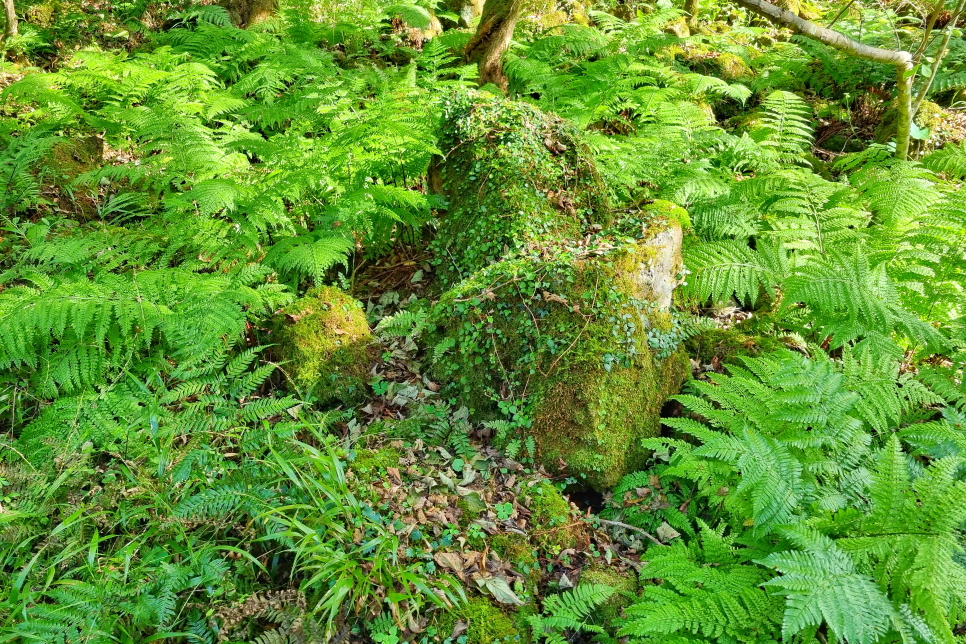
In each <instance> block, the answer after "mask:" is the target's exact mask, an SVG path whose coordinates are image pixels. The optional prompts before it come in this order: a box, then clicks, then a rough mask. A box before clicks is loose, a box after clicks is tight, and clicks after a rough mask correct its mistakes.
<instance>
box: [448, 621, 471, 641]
mask: <svg viewBox="0 0 966 644" xmlns="http://www.w3.org/2000/svg"><path fill="white" fill-rule="evenodd" d="M469 628H470V625H469V623H468V622H464V621H459V622H456V623H455V624H453V632H452V634H450V636H449V638H450V639H451V640H454V641H455V640H456V638H457V637H459V636H460V635H462V634H463V633H465V632H466V631H468V630H469Z"/></svg>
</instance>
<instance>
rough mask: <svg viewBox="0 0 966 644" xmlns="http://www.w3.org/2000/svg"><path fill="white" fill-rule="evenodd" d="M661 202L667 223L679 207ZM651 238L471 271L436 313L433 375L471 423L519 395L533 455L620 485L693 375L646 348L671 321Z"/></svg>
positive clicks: (673, 358) (677, 360) (678, 360)
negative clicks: (659, 290) (656, 279)
mask: <svg viewBox="0 0 966 644" xmlns="http://www.w3.org/2000/svg"><path fill="white" fill-rule="evenodd" d="M664 203H665V204H666V203H667V202H664ZM668 205H670V204H668ZM661 207H664V209H665V212H663V214H664V215H668V216H666V217H663V222H662V223H661V227H662V229H663V230H667V229H668V225H669V222H670V220H669V216H674V217H678V218H679V217H680V216H681V215H680V213H677V212H675V210H674V209H673V207H671V208H668V207H666V206H664V204H661V203H659V204H656V205H655V210H656V209H658V208H661ZM673 225H676V221H675V223H674V224H673ZM649 239H650V237H649V236H645V238H644V239H642V240H641V241H640V242H636V243H626V244H622V245H621V246H618V247H617V248H615V249H613V250H611V251H610V252H608V253H606V254H605V255H604V256H600V257H594V258H591V259H588V258H574V256H573V255H571V254H568V253H566V252H561V253H559V254H557V255H555V256H551V257H549V258H516V259H508V260H504V261H502V262H498V263H496V264H492V265H490V266H487V267H486V268H484V269H482V270H480V271H478V272H477V273H476V274H475V275H474V276H473V277H472V278H470V279H468V280H465V281H464V282H463V283H461V284H459V285H458V286H457V287H456V288H454V289H452V290H451V291H450V292H448V293H446V294H444V295H443V297H442V298H441V300H440V302H439V304H438V305H437V308H436V309H435V310H434V312H433V317H434V319H435V320H438V321H439V323H438V324H439V327H438V330H437V334H436V337H435V338H430V344H436V345H437V347H439V350H438V351H435V352H434V353H435V354H437V356H438V358H439V359H438V360H436V362H435V363H434V364H433V366H432V373H433V377H434V379H435V380H437V381H439V382H447V383H451V384H450V385H449V386H450V389H451V390H453V391H454V393H457V394H459V395H460V396H461V397H462V399H463V401H464V402H465V403H466V404H467V406H468V407H469V408H470V410H471V413H472V414H473V415H474V417H475V418H477V419H491V418H495V417H498V411H497V409H496V407H497V401H500V400H505V399H507V398H515V399H522V400H523V401H524V406H525V407H526V409H528V410H529V414H528V416H529V420H530V421H532V423H531V425H530V427H529V428H528V429H527V430H526V433H527V434H528V435H529V436H532V437H533V439H534V441H535V446H536V451H537V454H536V456H537V460H538V461H539V463H541V464H543V465H544V466H546V467H549V468H553V469H559V464H560V461H561V459H562V460H563V462H564V463H566V465H567V467H568V470H569V471H570V472H571V473H573V474H576V475H582V476H584V477H586V480H587V482H589V483H590V484H591V485H593V486H595V487H599V488H603V487H608V486H611V485H614V484H616V483H617V481H619V480H620V478H621V477H622V476H623V475H624V474H626V473H627V472H629V471H632V470H633V469H634V468H635V467H637V466H639V465H640V464H641V461H642V460H643V457H644V452H643V450H641V449H639V448H638V447H637V444H638V443H639V439H640V438H643V437H650V436H654V435H655V434H656V433H657V431H658V428H659V415H660V409H661V406H662V405H663V403H664V401H665V400H666V399H667V397H668V396H669V395H671V394H674V393H676V392H677V390H678V387H679V386H680V384H681V382H683V380H684V378H685V377H686V375H687V374H688V373H689V368H688V366H687V360H686V358H683V356H680V355H676V354H674V352H673V351H671V352H670V354H671V355H670V356H669V357H666V358H665V359H658V358H657V356H656V354H655V352H654V351H653V350H652V349H651V346H650V339H649V337H648V334H649V333H650V334H652V335H654V337H655V338H657V339H660V338H661V337H662V334H663V335H667V334H668V333H669V332H670V331H671V320H670V315H669V313H668V312H666V311H661V310H659V309H658V308H657V307H656V304H655V302H654V301H653V300H652V299H651V298H652V297H653V296H654V293H653V289H652V287H653V285H652V283H651V282H650V281H649V277H647V276H648V275H649V274H650V271H649V270H648V268H647V267H648V266H650V264H651V260H652V259H654V257H655V253H656V252H657V251H656V249H655V247H653V246H650V245H649V244H648V242H649ZM679 259H680V258H678V259H677V261H678V262H679ZM678 270H680V268H679V267H678ZM671 272H672V274H673V273H674V271H673V270H672V271H671ZM668 337H670V336H668ZM444 343H445V344H444Z"/></svg>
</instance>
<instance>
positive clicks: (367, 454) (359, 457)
mask: <svg viewBox="0 0 966 644" xmlns="http://www.w3.org/2000/svg"><path fill="white" fill-rule="evenodd" d="M400 458H402V453H401V452H400V451H399V450H397V449H395V448H392V447H381V448H379V449H359V450H356V454H355V459H354V460H353V461H352V463H351V464H350V467H351V468H352V470H354V471H355V472H358V473H359V474H369V473H372V472H378V471H382V472H385V471H386V468H387V467H396V466H398V465H399V459H400Z"/></svg>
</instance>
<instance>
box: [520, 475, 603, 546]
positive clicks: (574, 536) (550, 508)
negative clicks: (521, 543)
mask: <svg viewBox="0 0 966 644" xmlns="http://www.w3.org/2000/svg"><path fill="white" fill-rule="evenodd" d="M527 508H528V509H529V510H530V524H531V525H530V533H531V535H533V542H534V543H535V544H536V545H537V546H539V547H540V548H541V549H543V550H547V551H549V552H550V553H553V552H555V551H556V552H559V551H561V550H565V549H567V548H574V549H579V548H582V547H584V546H586V545H587V538H588V537H587V527H586V526H585V525H584V524H583V523H580V522H578V521H576V518H575V512H574V510H573V508H571V507H570V502H569V501H567V499H565V498H564V496H563V494H561V493H560V491H559V490H558V489H557V488H556V487H554V486H553V485H552V484H551V483H548V482H543V483H540V484H538V485H536V486H534V487H533V489H532V490H531V491H530V496H529V498H528V500H527ZM574 523H576V525H571V524H574Z"/></svg>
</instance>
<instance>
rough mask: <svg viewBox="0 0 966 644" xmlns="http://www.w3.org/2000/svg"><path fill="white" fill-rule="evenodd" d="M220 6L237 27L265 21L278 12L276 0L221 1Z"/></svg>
mask: <svg viewBox="0 0 966 644" xmlns="http://www.w3.org/2000/svg"><path fill="white" fill-rule="evenodd" d="M220 4H221V6H223V7H224V8H225V9H226V10H227V11H228V14H229V15H230V16H231V20H232V22H233V23H235V24H236V25H238V26H239V27H248V26H249V25H254V24H257V23H259V22H262V21H263V20H267V19H268V18H271V17H272V16H273V15H274V14H275V12H276V11H277V10H278V0H222V2H221V3H220Z"/></svg>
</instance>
